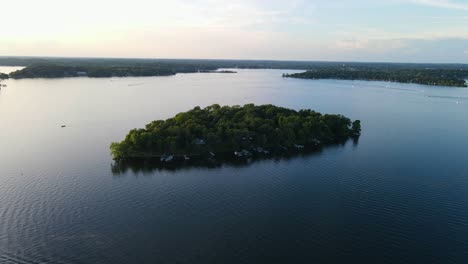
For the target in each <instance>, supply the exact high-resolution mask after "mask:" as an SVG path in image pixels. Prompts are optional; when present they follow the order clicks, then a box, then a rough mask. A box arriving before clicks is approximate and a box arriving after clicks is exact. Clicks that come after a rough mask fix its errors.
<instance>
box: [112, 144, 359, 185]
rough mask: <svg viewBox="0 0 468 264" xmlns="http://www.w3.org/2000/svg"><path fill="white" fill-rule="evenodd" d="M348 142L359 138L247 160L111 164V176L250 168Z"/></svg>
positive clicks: (223, 157) (225, 157)
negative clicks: (257, 163) (221, 168)
mask: <svg viewBox="0 0 468 264" xmlns="http://www.w3.org/2000/svg"><path fill="white" fill-rule="evenodd" d="M348 141H351V142H353V146H354V147H357V145H358V143H359V137H355V138H352V139H349V140H344V141H342V142H337V143H334V144H329V145H327V146H323V147H322V146H320V147H314V148H312V147H309V148H306V149H305V150H303V151H294V150H292V149H291V150H289V151H287V152H280V153H271V154H269V155H258V154H255V153H254V155H253V156H252V157H248V158H238V157H235V156H233V155H231V154H224V155H223V154H217V155H216V157H201V158H198V159H197V158H195V157H192V158H191V159H190V160H184V159H183V158H180V159H177V160H174V161H172V162H161V161H160V160H159V159H144V160H126V161H118V162H112V164H111V170H112V174H113V175H114V176H116V175H122V174H126V173H127V172H128V171H130V172H131V173H133V174H136V173H140V172H141V173H144V174H151V173H153V172H155V171H158V172H161V171H178V170H188V169H190V168H208V169H215V168H220V167H228V168H232V169H235V168H242V167H246V166H250V165H252V164H253V163H255V162H258V161H265V160H273V161H275V162H278V161H288V160H291V159H294V158H297V157H307V156H311V155H319V154H320V153H322V151H323V148H339V147H343V146H344V145H345V144H346V142H348Z"/></svg>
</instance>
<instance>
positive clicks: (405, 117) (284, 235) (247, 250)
mask: <svg viewBox="0 0 468 264" xmlns="http://www.w3.org/2000/svg"><path fill="white" fill-rule="evenodd" d="M1 71H2V70H1V69H0V72H1ZM284 72H291V71H286V70H240V71H238V73H237V74H178V75H176V76H171V77H150V78H107V79H91V78H89V79H88V78H71V79H35V80H31V79H28V80H7V81H4V83H5V84H7V87H4V88H2V90H1V91H0V128H1V129H0V263H22V264H24V263H112V264H117V263H396V262H400V263H466V262H467V261H468V162H467V161H468V160H467V157H468V155H467V153H468V148H467V147H468V132H467V131H468V89H462V88H446V87H431V86H421V85H412V84H397V83H386V82H364V81H335V80H320V81H313V80H298V79H283V78H281V74H282V73H284ZM213 103H219V104H228V105H233V104H245V103H256V104H266V103H272V104H276V105H280V106H284V107H289V108H294V109H301V108H311V109H315V110H317V111H320V112H323V113H341V114H344V115H346V116H348V117H350V118H352V119H360V120H361V122H362V129H363V133H362V136H361V138H360V140H359V142H358V144H355V143H353V142H348V143H347V144H345V145H343V146H334V147H329V148H326V149H324V150H323V151H322V152H320V153H315V154H312V155H306V156H300V157H296V158H291V159H275V160H264V161H259V162H255V163H252V164H249V165H246V166H232V165H225V166H222V167H219V168H203V167H198V168H185V169H180V170H175V171H174V170H163V169H156V170H153V171H151V170H150V171H148V170H145V171H138V170H135V171H132V170H128V171H126V172H124V173H120V174H113V172H112V170H111V163H112V161H111V157H110V154H109V148H108V147H109V144H110V143H111V142H113V141H118V140H122V139H123V137H124V136H125V134H126V133H127V132H128V130H130V129H132V128H135V127H143V126H144V125H145V124H147V123H149V122H150V121H152V120H155V119H165V118H168V117H171V116H173V115H174V114H176V113H178V112H181V111H186V110H189V109H191V108H193V107H194V106H197V105H199V106H202V107H203V106H207V105H210V104H213ZM61 125H66V128H61V127H60V126H61Z"/></svg>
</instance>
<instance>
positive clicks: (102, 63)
mask: <svg viewBox="0 0 468 264" xmlns="http://www.w3.org/2000/svg"><path fill="white" fill-rule="evenodd" d="M47 64H49V65H59V66H75V67H76V66H85V67H109V66H113V67H136V66H161V67H162V66H166V67H175V66H176V65H181V66H184V65H185V66H186V67H190V68H191V67H201V68H208V70H211V69H218V68H241V69H242V68H246V69H292V70H310V69H316V68H329V67H331V68H335V67H342V66H346V67H357V68H361V69H366V68H367V69H466V70H468V64H456V63H452V64H446V63H444V64H438V63H387V62H339V61H275V60H220V59H132V58H65V57H63V58H62V57H14V56H0V66H21V67H29V66H32V65H47Z"/></svg>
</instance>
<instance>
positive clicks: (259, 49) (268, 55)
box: [0, 0, 468, 63]
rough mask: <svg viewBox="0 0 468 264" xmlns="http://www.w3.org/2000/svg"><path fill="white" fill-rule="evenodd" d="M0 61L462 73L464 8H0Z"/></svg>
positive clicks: (261, 4) (365, 4)
mask: <svg viewBox="0 0 468 264" xmlns="http://www.w3.org/2000/svg"><path fill="white" fill-rule="evenodd" d="M1 10H2V12H1V13H0V15H1V16H0V19H1V21H0V23H1V24H0V25H1V30H0V56H58V57H129V58H202V59H268V60H314V61H384V62H439V63H468V0H230V1H217V0H170V1H167V0H164V1H159V0H132V1H128V0H125V1H124V0H113V1H108V0H99V1H98V0H80V1H63V0H41V1H38V0H5V1H2V4H1Z"/></svg>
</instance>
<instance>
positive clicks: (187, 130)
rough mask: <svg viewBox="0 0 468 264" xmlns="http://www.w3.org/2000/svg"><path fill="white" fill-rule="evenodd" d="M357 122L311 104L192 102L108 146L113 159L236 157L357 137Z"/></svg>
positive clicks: (358, 126) (358, 132) (270, 153)
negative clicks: (193, 104)
mask: <svg viewBox="0 0 468 264" xmlns="http://www.w3.org/2000/svg"><path fill="white" fill-rule="evenodd" d="M360 133H361V123H360V121H359V120H356V121H353V122H352V121H351V120H350V119H349V118H347V117H345V116H342V115H335V114H320V113H318V112H315V111H313V110H310V109H305V110H300V111H296V110H292V109H287V108H283V107H278V106H274V105H258V106H257V105H254V104H246V105H244V106H238V105H236V106H220V105H218V104H214V105H211V106H208V107H205V108H200V107H195V108H193V109H192V110H190V111H187V112H183V113H179V114H177V115H176V116H174V117H172V118H169V119H166V120H157V121H153V122H151V123H149V124H147V125H146V127H145V128H142V129H133V130H131V131H130V132H129V133H128V134H127V135H126V137H125V139H124V140H123V141H122V142H114V143H112V144H111V145H110V150H111V154H112V157H113V159H114V160H116V161H122V160H132V159H133V160H135V159H137V160H138V159H151V158H156V159H158V160H159V161H162V162H169V161H172V160H174V159H176V158H178V159H183V160H190V159H192V158H196V157H203V158H214V157H218V155H219V156H226V155H227V156H231V157H237V158H245V157H250V156H252V155H255V154H258V155H274V154H275V153H279V152H283V151H286V150H288V149H292V150H295V151H302V150H305V149H307V148H310V147H319V146H323V145H328V144H333V143H336V142H339V141H343V140H347V139H349V138H355V137H359V135H360Z"/></svg>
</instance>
